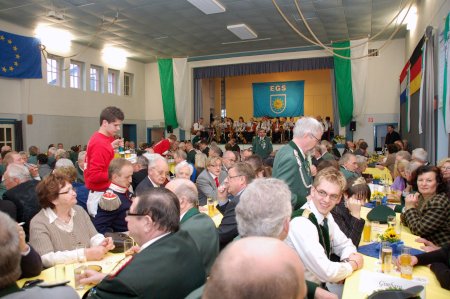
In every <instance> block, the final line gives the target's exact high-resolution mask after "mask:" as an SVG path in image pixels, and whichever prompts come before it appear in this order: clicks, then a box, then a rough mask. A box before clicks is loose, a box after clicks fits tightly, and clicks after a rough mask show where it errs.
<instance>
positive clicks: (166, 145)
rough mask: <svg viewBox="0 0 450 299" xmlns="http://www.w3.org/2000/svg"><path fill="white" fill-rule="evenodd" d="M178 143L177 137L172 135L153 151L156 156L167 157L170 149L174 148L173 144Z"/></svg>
mask: <svg viewBox="0 0 450 299" xmlns="http://www.w3.org/2000/svg"><path fill="white" fill-rule="evenodd" d="M175 141H177V136H175V135H173V134H171V135H169V137H167V138H166V139H163V140H161V141H160V142H158V143H157V144H155V145H154V146H153V151H154V152H155V154H160V155H161V156H166V155H167V153H168V152H169V151H170V147H171V146H172V143H174V142H175Z"/></svg>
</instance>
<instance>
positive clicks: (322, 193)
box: [314, 187, 342, 201]
mask: <svg viewBox="0 0 450 299" xmlns="http://www.w3.org/2000/svg"><path fill="white" fill-rule="evenodd" d="M314 189H315V190H316V191H317V193H318V194H319V196H320V197H321V198H326V197H328V198H329V199H331V200H332V201H337V200H339V199H341V197H342V193H341V194H339V195H338V194H328V193H327V192H326V191H325V190H319V189H317V188H316V187H314Z"/></svg>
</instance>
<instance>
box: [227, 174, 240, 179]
mask: <svg viewBox="0 0 450 299" xmlns="http://www.w3.org/2000/svg"><path fill="white" fill-rule="evenodd" d="M240 176H242V174H240V175H234V176H230V175H229V176H228V179H234V178H237V177H240Z"/></svg>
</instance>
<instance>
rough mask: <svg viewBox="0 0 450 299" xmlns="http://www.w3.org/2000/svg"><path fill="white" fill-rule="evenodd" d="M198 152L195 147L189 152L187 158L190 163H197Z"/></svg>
mask: <svg viewBox="0 0 450 299" xmlns="http://www.w3.org/2000/svg"><path fill="white" fill-rule="evenodd" d="M196 154H197V152H196V151H195V150H194V149H192V150H191V151H190V152H189V153H187V158H186V160H187V161H188V162H189V163H191V164H193V165H195V155H196Z"/></svg>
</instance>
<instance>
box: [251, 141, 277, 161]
mask: <svg viewBox="0 0 450 299" xmlns="http://www.w3.org/2000/svg"><path fill="white" fill-rule="evenodd" d="M272 151H273V148H272V141H271V140H270V138H269V137H267V136H266V137H264V139H263V140H261V139H260V138H259V136H255V137H253V140H252V152H253V153H254V154H257V155H258V156H260V157H261V158H263V159H265V158H267V157H268V156H269V155H270V153H272Z"/></svg>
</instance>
